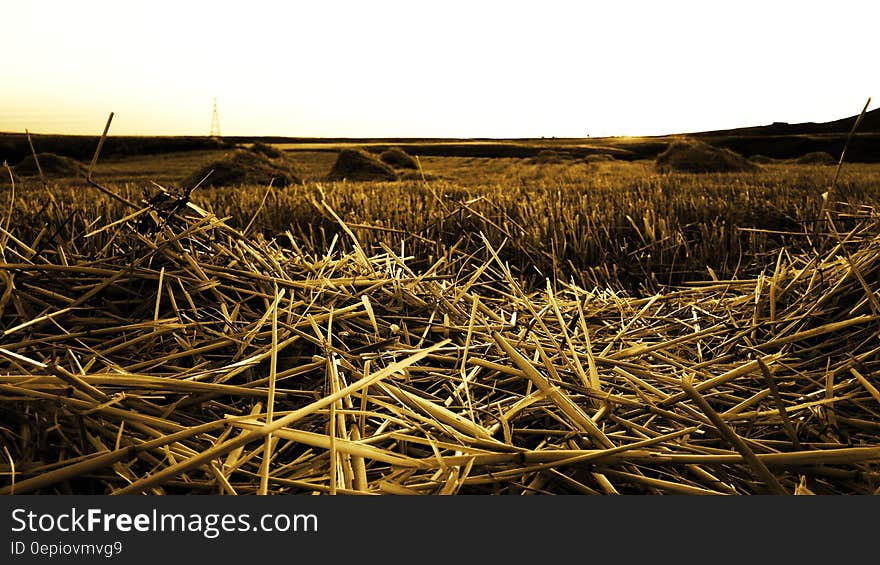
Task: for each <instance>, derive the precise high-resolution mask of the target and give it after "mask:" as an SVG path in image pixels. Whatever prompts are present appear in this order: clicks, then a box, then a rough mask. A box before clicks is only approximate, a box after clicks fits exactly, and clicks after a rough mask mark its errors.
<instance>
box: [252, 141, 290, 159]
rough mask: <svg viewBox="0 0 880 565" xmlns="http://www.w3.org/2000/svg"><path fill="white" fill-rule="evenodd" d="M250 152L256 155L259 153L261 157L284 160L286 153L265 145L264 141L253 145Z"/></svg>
mask: <svg viewBox="0 0 880 565" xmlns="http://www.w3.org/2000/svg"><path fill="white" fill-rule="evenodd" d="M250 150H251V151H253V152H254V153H259V154H260V155H265V156H266V157H268V158H270V159H283V158H284V151H282V150H280V149H278V148H277V147H273V146H271V145H269V144H268V143H263V142H262V141H258V142H256V143H254V144H253V145H251V147H250Z"/></svg>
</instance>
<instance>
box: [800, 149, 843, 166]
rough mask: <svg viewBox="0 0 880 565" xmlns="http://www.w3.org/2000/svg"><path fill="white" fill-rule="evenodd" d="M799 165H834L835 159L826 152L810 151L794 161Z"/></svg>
mask: <svg viewBox="0 0 880 565" xmlns="http://www.w3.org/2000/svg"><path fill="white" fill-rule="evenodd" d="M794 162H795V163H797V164H799V165H836V164H837V159H835V158H834V157H832V156H831V153H828V152H826V151H811V152H810V153H804V154H803V155H801V156H800V157H798V158H797V159H795V160H794Z"/></svg>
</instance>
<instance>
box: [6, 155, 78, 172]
mask: <svg viewBox="0 0 880 565" xmlns="http://www.w3.org/2000/svg"><path fill="white" fill-rule="evenodd" d="M37 159H39V161H40V168H42V169H43V174H44V175H46V176H47V177H78V176H83V175H85V174H86V170H87V168H86V166H85V165H83V164H82V163H80V162H79V161H77V160H76V159H71V158H70V157H65V156H63V155H56V154H55V153H37ZM14 170H15V173H16V174H17V175H18V176H21V177H32V176H37V175H39V174H40V171H39V170H38V169H37V163H36V162H35V161H34V156H33V155H28V156H27V157H25V158H24V159H22V160H21V162H20V163H19V164H17V165H16V166H15V167H14Z"/></svg>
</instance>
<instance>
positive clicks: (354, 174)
mask: <svg viewBox="0 0 880 565" xmlns="http://www.w3.org/2000/svg"><path fill="white" fill-rule="evenodd" d="M327 180H328V181H340V180H350V181H383V180H397V173H395V172H394V169H392V168H391V167H389V166H388V165H386V164H385V163H383V162H382V161H380V160H378V159H376V158H375V157H372V156H370V155H368V154H367V153H364V152H363V151H358V150H355V149H343V150H342V151H340V152H339V157H337V158H336V163H335V164H334V165H333V168H332V169H330V172H329V173H328V174H327Z"/></svg>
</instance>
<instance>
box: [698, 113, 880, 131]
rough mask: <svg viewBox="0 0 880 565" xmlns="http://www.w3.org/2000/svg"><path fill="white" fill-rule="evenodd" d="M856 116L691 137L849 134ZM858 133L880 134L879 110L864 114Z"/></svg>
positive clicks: (780, 123)
mask: <svg viewBox="0 0 880 565" xmlns="http://www.w3.org/2000/svg"><path fill="white" fill-rule="evenodd" d="M857 117H858V115H855V116H849V117H848V118H841V119H839V120H834V121H831V122H802V123H798V124H789V123H786V122H774V123H772V124H770V125H766V126H750V127H743V128H736V129H724V130H714V131H702V132H699V133H695V134H691V135H700V136H716V135H749V136H751V135H819V134H826V133H849V132H850V130H851V129H852V127H853V124H854V123H855V121H856V118H857ZM857 131H858V132H859V133H871V132H873V133H880V108H877V109H875V110H870V111H868V112H865V117H864V118H862V123H861V124H859V129H858V130H857Z"/></svg>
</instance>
